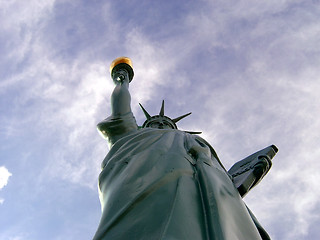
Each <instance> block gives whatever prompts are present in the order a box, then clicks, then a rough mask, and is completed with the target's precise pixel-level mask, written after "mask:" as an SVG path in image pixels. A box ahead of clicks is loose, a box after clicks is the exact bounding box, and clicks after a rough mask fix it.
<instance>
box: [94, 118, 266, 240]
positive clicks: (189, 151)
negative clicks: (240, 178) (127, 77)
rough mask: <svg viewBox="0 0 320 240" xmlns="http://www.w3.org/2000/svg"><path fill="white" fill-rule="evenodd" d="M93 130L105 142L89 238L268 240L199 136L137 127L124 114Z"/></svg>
mask: <svg viewBox="0 0 320 240" xmlns="http://www.w3.org/2000/svg"><path fill="white" fill-rule="evenodd" d="M98 129H99V131H100V132H101V133H102V134H103V135H104V136H105V137H106V138H108V139H109V141H110V142H111V143H112V145H111V148H110V151H109V153H108V154H107V156H106V158H105V159H104V161H103V162H102V171H101V173H100V175H99V193H100V201H101V207H102V217H101V220H100V224H99V227H98V230H97V232H96V234H95V237H94V240H118V239H119V240H120V239H121V240H123V239H130V240H135V239H136V240H144V239H145V240H153V239H159V240H160V239H168V240H169V239H170V240H171V239H181V240H202V239H208V240H215V239H218V240H220V239H227V240H236V239H239V240H251V239H269V237H268V235H267V234H266V232H265V231H264V230H263V228H261V226H260V225H259V223H258V222H257V220H256V219H255V217H254V216H253V215H252V213H251V212H250V210H249V209H248V208H247V207H246V205H245V204H244V202H243V200H242V198H241V196H240V194H239V192H238V191H237V189H236V188H235V186H234V184H233V182H232V177H231V176H230V175H229V174H228V172H227V171H226V170H225V169H224V167H223V165H222V164H221V162H220V160H219V158H218V156H217V155H216V153H215V151H214V149H213V148H212V147H211V146H210V145H209V144H208V143H207V142H206V141H205V140H204V139H202V138H201V137H199V136H197V135H191V134H189V133H186V132H184V131H180V130H177V129H155V128H142V129H141V128H138V127H137V124H136V122H135V119H134V117H133V115H132V113H130V114H126V115H125V116H119V117H117V118H115V117H110V118H107V119H106V120H104V121H102V122H101V123H99V124H98Z"/></svg>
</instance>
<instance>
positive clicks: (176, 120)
mask: <svg viewBox="0 0 320 240" xmlns="http://www.w3.org/2000/svg"><path fill="white" fill-rule="evenodd" d="M190 114H191V112H189V113H187V114H184V115H182V116H180V117H177V118H175V119H172V121H173V122H174V123H176V122H179V121H180V120H181V119H182V118H185V117H186V116H189V115H190Z"/></svg>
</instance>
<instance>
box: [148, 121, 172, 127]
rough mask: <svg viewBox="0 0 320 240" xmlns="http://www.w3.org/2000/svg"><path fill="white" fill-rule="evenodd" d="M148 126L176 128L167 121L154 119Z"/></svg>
mask: <svg viewBox="0 0 320 240" xmlns="http://www.w3.org/2000/svg"><path fill="white" fill-rule="evenodd" d="M148 127H151V128H158V129H174V128H173V127H172V126H171V124H170V123H169V122H167V121H154V122H151V123H149V124H148Z"/></svg>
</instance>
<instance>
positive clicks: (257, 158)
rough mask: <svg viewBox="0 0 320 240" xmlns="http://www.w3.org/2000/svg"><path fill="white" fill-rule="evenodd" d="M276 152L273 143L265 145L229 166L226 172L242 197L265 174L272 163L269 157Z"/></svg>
mask: <svg viewBox="0 0 320 240" xmlns="http://www.w3.org/2000/svg"><path fill="white" fill-rule="evenodd" d="M277 152H278V149H277V147H276V146H274V145H272V146H269V147H266V148H264V149H262V150H260V151H258V152H256V153H254V154H252V155H250V156H249V157H246V158H245V159H243V160H241V161H239V162H237V163H235V164H234V165H233V166H232V167H231V168H230V170H229V171H228V173H229V174H230V175H231V176H232V179H233V183H234V185H235V187H236V188H237V189H238V191H239V193H240V195H241V196H242V197H244V196H245V195H246V194H247V193H248V192H249V191H250V190H251V189H252V188H253V187H254V186H256V185H257V184H258V183H259V182H260V181H261V180H262V178H263V177H264V176H265V175H266V174H267V172H268V171H269V170H270V168H271V165H272V162H271V159H272V158H273V157H274V156H275V155H276V153H277Z"/></svg>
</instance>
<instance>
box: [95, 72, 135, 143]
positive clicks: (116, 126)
mask: <svg viewBox="0 0 320 240" xmlns="http://www.w3.org/2000/svg"><path fill="white" fill-rule="evenodd" d="M113 81H114V83H115V88H114V90H113V92H112V95H111V115H110V116H109V117H108V118H107V119H105V120H103V121H102V122H100V123H99V124H98V125H97V127H98V130H99V131H100V133H101V134H102V135H103V136H104V137H105V138H106V139H108V141H109V144H110V145H112V144H114V143H115V142H116V141H117V140H119V139H120V138H122V137H123V136H125V135H126V134H128V133H130V132H132V131H135V130H137V129H138V126H137V124H136V121H135V118H134V116H133V113H132V111H131V95H130V92H129V75H128V72H127V71H126V70H125V69H119V70H118V71H116V72H115V73H114V74H113Z"/></svg>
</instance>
